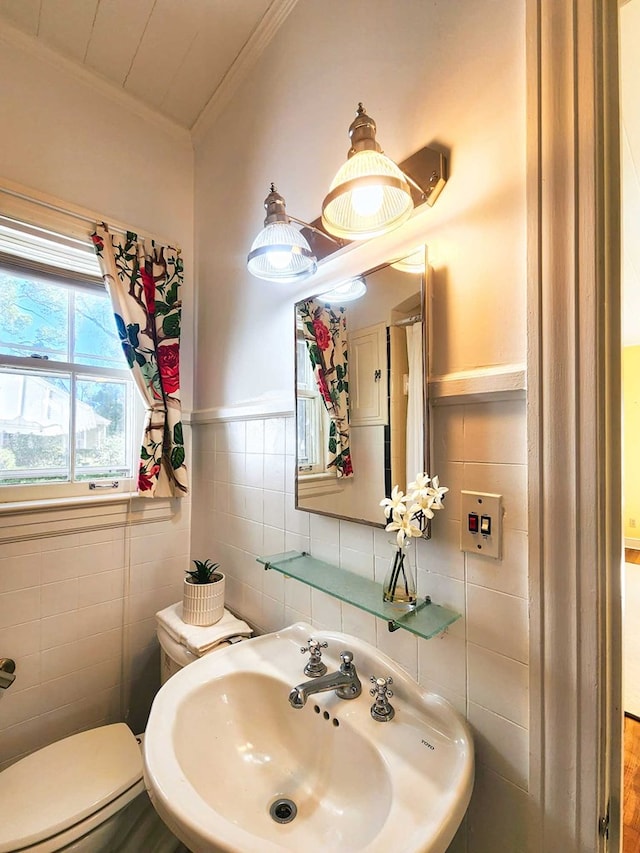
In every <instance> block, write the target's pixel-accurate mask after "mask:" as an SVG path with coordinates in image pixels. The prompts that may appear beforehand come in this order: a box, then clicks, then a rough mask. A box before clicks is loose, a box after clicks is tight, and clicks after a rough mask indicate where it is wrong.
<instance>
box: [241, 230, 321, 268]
mask: <svg viewBox="0 0 640 853" xmlns="http://www.w3.org/2000/svg"><path fill="white" fill-rule="evenodd" d="M247 268H248V270H249V272H250V273H251V275H255V276H256V278H262V279H266V280H267V281H284V282H287V281H299V280H300V279H303V278H306V277H307V276H309V275H312V274H313V273H314V272H315V271H316V269H317V264H316V257H315V255H314V254H313V252H312V251H311V247H310V246H309V243H308V242H307V241H306V240H305V238H304V236H303V235H302V234H301V233H300V231H298V229H297V228H294V226H293V225H291V224H290V223H289V222H270V223H269V224H268V225H265V227H264V228H263V229H262V231H260V233H259V234H258V236H257V237H256V239H255V240H254V241H253V244H252V246H251V250H250V252H249V255H248V257H247Z"/></svg>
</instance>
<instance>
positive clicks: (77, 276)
mask: <svg viewBox="0 0 640 853" xmlns="http://www.w3.org/2000/svg"><path fill="white" fill-rule="evenodd" d="M141 409H142V406H141V405H140V403H139V401H138V399H137V396H136V395H135V394H134V386H133V381H132V378H131V375H130V372H129V369H128V367H127V364H126V361H125V358H124V355H123V353H122V349H121V347H120V343H119V339H118V335H117V331H116V325H115V321H114V319H113V313H112V310H111V302H110V299H109V296H108V294H107V292H106V290H105V288H104V285H103V284H102V282H101V279H100V270H99V267H98V263H97V260H96V258H95V256H94V255H93V248H92V246H91V244H90V242H89V239H88V237H87V240H86V243H83V241H80V240H77V239H70V238H66V237H63V236H60V235H55V234H53V233H52V232H50V231H46V230H44V229H39V228H34V227H32V226H26V225H23V224H22V223H19V222H16V221H13V220H10V219H8V218H7V217H2V216H0V491H1V495H2V500H6V501H11V500H22V499H28V498H29V497H36V496H37V497H57V496H62V495H70V496H71V495H74V494H83V493H86V494H88V493H89V488H90V486H91V487H93V488H100V487H101V486H103V487H107V488H108V489H110V490H111V489H113V490H118V491H128V490H130V489H131V482H130V480H131V477H132V475H133V467H134V459H135V458H136V456H135V448H134V444H137V441H134V440H133V436H134V435H137V432H138V431H137V430H136V429H135V427H134V421H135V420H136V418H137V417H138V416H139V412H140V410H141ZM115 481H118V485H117V486H114V485H113V483H114V482H115ZM4 487H7V488H4ZM35 487H37V494H34V492H35Z"/></svg>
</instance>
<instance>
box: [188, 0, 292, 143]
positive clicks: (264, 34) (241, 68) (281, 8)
mask: <svg viewBox="0 0 640 853" xmlns="http://www.w3.org/2000/svg"><path fill="white" fill-rule="evenodd" d="M297 2H298V0H273V2H272V3H271V5H270V6H269V8H268V9H267V11H266V12H265V13H264V15H263V16H262V19H261V20H260V23H259V24H258V26H257V27H256V28H255V30H254V31H253V32H252V33H251V35H250V36H249V38H248V39H247V41H246V42H245V43H244V45H243V47H242V49H241V50H240V52H239V53H238V55H237V56H236V58H235V59H234V61H233V62H232V64H231V65H230V66H229V69H228V70H227V73H226V74H225V75H224V77H223V78H222V81H221V82H220V85H219V86H218V87H217V89H216V90H215V92H214V93H213V95H212V96H211V97H210V98H209V101H208V102H207V104H206V105H205V107H204V109H203V110H202V112H201V113H200V115H199V116H198V118H197V119H196V120H195V122H194V124H193V125H192V127H191V135H192V139H193V142H194V144H197V143H198V142H200V141H201V140H202V139H203V138H204V137H205V136H206V134H207V133H208V132H209V131H210V130H211V128H212V126H213V125H214V123H215V121H216V119H217V118H218V116H219V115H220V113H221V112H222V110H223V109H224V108H225V107H226V106H227V104H228V103H229V101H230V100H231V99H232V98H233V96H234V94H235V93H236V91H237V90H238V88H239V87H240V85H241V84H242V83H243V82H244V80H245V78H246V77H247V75H248V74H249V72H250V71H251V69H252V68H253V67H254V65H255V64H256V62H257V61H258V59H259V58H260V56H262V53H263V52H264V50H265V49H266V48H267V46H268V45H269V43H270V42H271V40H272V38H273V37H274V35H275V34H276V32H277V31H278V30H279V29H280V27H281V26H282V24H283V23H284V22H285V20H286V19H287V17H288V16H289V14H290V13H291V12H292V11H293V8H294V6H295V5H296V3H297Z"/></svg>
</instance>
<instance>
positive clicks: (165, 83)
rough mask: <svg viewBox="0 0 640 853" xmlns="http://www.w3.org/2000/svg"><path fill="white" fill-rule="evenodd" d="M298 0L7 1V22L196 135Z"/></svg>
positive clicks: (2, 3)
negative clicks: (247, 61)
mask: <svg viewBox="0 0 640 853" xmlns="http://www.w3.org/2000/svg"><path fill="white" fill-rule="evenodd" d="M293 5H294V3H293V2H291V0H288V2H286V0H0V23H2V22H4V23H5V24H8V25H9V26H10V27H13V28H16V29H18V30H20V31H21V32H22V33H24V34H26V35H27V36H28V37H30V38H31V39H33V40H35V41H37V43H39V44H40V45H44V46H45V47H47V48H51V49H53V50H54V51H56V52H57V53H59V54H61V55H62V56H64V57H66V58H67V59H69V60H71V61H73V62H74V63H77V64H79V65H81V66H84V69H85V70H88V71H89V72H91V73H92V74H95V75H97V76H98V77H100V78H102V79H103V80H106V81H107V82H108V83H110V84H112V85H113V86H114V87H116V88H118V89H120V90H122V91H123V92H125V93H127V94H129V95H131V96H132V97H134V98H136V99H138V100H139V101H141V102H142V103H143V104H145V105H146V106H147V107H151V108H152V109H155V110H156V111H157V112H159V113H161V114H162V115H163V116H164V117H165V118H168V119H170V120H171V121H173V122H175V123H177V124H178V125H180V126H181V127H183V128H186V129H188V130H192V129H193V128H194V126H195V125H196V123H197V122H198V119H199V118H200V117H201V116H203V114H204V112H205V111H206V109H207V106H208V105H209V104H210V103H212V101H215V99H216V95H217V94H218V95H219V93H220V90H221V89H222V88H224V86H225V84H226V83H227V82H228V81H229V77H231V76H233V72H235V71H236V70H237V67H238V65H240V64H242V60H243V58H246V56H247V54H248V53H252V54H255V53H256V52H257V51H259V50H261V49H262V47H264V46H265V43H266V42H267V41H268V39H269V38H271V36H272V35H273V33H274V32H275V30H276V29H277V27H278V26H279V25H280V23H282V21H283V20H284V18H285V17H286V14H287V13H288V11H289V10H290V8H292V7H293Z"/></svg>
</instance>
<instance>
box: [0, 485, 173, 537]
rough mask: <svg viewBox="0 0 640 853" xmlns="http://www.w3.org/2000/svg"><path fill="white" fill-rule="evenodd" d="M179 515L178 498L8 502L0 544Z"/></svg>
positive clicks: (0, 522)
mask: <svg viewBox="0 0 640 853" xmlns="http://www.w3.org/2000/svg"><path fill="white" fill-rule="evenodd" d="M181 511H182V501H181V499H179V498H155V499H154V500H148V499H146V498H141V497H139V496H138V493H137V492H114V493H112V494H109V495H78V496H76V497H58V498H44V499H35V500H27V501H10V502H6V503H2V504H0V544H2V543H8V542H21V541H26V540H31V539H42V538H45V537H50V536H62V535H68V534H76V533H83V532H86V531H90V530H100V529H104V528H117V527H127V526H130V525H138V524H148V523H153V522H162V521H169V520H170V519H172V518H173V517H174V516H175V515H176V514H178V513H180V512H181Z"/></svg>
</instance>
